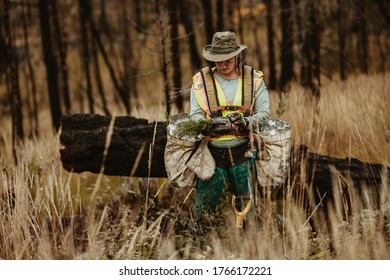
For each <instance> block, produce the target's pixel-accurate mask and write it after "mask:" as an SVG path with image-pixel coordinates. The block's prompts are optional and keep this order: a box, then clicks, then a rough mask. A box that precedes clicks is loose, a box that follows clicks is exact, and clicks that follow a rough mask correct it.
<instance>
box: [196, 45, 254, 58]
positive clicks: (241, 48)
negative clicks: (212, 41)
mask: <svg viewBox="0 0 390 280" xmlns="http://www.w3.org/2000/svg"><path fill="white" fill-rule="evenodd" d="M238 46H239V48H238V49H237V50H236V51H234V52H231V53H226V54H225V53H224V54H222V53H212V52H211V51H210V49H211V45H207V46H205V47H204V48H203V50H202V55H203V57H204V58H205V59H206V60H208V61H212V62H221V61H225V60H228V59H231V58H232V57H235V56H236V55H238V54H240V53H241V52H242V51H244V50H246V49H248V47H247V46H246V45H244V44H239V45H238Z"/></svg>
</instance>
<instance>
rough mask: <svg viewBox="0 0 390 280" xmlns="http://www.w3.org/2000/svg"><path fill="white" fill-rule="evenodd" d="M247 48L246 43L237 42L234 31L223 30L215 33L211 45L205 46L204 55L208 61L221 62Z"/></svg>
mask: <svg viewBox="0 0 390 280" xmlns="http://www.w3.org/2000/svg"><path fill="white" fill-rule="evenodd" d="M247 48H248V47H247V46H246V45H244V44H237V41H236V34H235V33H234V32H231V31H223V32H217V33H215V34H214V36H213V40H212V41H211V45H207V46H205V47H204V48H203V50H202V55H203V57H204V58H205V59H207V60H208V61H213V62H220V61H225V60H228V59H230V58H232V57H234V56H236V55H238V54H239V53H241V52H242V51H243V50H246V49H247Z"/></svg>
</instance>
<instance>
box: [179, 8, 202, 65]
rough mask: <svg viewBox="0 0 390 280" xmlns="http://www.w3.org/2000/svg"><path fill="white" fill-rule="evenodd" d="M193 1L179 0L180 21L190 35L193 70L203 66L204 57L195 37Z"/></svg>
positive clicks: (189, 44) (189, 45)
mask: <svg viewBox="0 0 390 280" xmlns="http://www.w3.org/2000/svg"><path fill="white" fill-rule="evenodd" d="M190 5H191V2H190V1H189V0H185V1H179V9H180V21H181V23H182V24H183V25H184V29H185V30H186V34H187V36H188V47H189V49H190V56H191V64H192V65H191V66H192V68H193V71H195V70H198V69H200V68H201V67H202V59H201V58H200V56H199V53H198V47H197V43H196V37H195V28H194V26H193V24H192V14H191V12H190V11H191V7H190Z"/></svg>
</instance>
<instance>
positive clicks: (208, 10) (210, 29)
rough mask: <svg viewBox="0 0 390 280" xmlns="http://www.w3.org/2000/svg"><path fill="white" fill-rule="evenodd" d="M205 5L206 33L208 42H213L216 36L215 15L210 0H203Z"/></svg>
mask: <svg viewBox="0 0 390 280" xmlns="http://www.w3.org/2000/svg"><path fill="white" fill-rule="evenodd" d="M202 5H203V17H204V27H205V31H206V38H207V42H211V40H212V38H213V35H214V25H213V13H212V7H211V1H210V0H202Z"/></svg>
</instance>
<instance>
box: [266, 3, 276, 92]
mask: <svg viewBox="0 0 390 280" xmlns="http://www.w3.org/2000/svg"><path fill="white" fill-rule="evenodd" d="M266 6H267V38H268V65H269V81H268V83H267V85H268V87H269V89H272V90H273V89H276V63H275V45H274V23H273V20H274V19H273V16H274V15H273V5H272V0H266Z"/></svg>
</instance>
